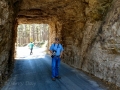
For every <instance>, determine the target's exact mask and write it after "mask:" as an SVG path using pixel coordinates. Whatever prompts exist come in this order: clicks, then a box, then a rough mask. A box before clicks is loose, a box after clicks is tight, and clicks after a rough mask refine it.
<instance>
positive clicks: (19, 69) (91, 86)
mask: <svg viewBox="0 0 120 90" xmlns="http://www.w3.org/2000/svg"><path fill="white" fill-rule="evenodd" d="M36 50H38V49H36ZM21 51H22V50H21ZM41 51H42V50H41ZM60 76H61V79H57V80H56V81H52V80H51V57H50V56H49V55H46V54H45V53H44V52H41V53H40V52H39V54H36V55H35V53H34V52H33V55H27V58H26V57H22V58H16V61H15V65H14V70H13V74H12V75H11V77H10V78H9V80H8V81H7V82H6V83H5V85H4V86H3V88H2V90H107V89H106V88H105V87H104V86H102V85H101V84H100V83H97V82H96V81H94V80H92V79H91V78H90V77H89V76H87V75H85V74H84V73H83V72H81V71H79V70H77V69H75V68H72V67H70V66H68V65H66V64H64V63H62V62H61V65H60Z"/></svg>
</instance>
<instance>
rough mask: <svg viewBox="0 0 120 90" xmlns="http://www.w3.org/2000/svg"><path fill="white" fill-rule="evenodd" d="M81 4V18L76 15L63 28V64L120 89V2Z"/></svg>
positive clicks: (100, 0) (91, 0) (92, 0)
mask: <svg viewBox="0 0 120 90" xmlns="http://www.w3.org/2000/svg"><path fill="white" fill-rule="evenodd" d="M77 3H78V2H77ZM81 3H82V5H81V4H80V2H79V5H81V6H77V5H75V4H73V5H75V6H73V7H74V8H75V7H76V6H77V8H79V10H77V11H78V13H77V12H76V13H77V14H76V15H78V17H77V16H75V17H74V15H73V17H72V18H69V20H68V21H66V23H64V24H63V27H62V28H63V29H62V36H63V37H64V39H63V44H64V48H65V51H64V59H63V61H64V62H65V63H67V64H69V65H71V66H73V67H76V68H79V69H82V70H83V71H86V72H88V73H90V74H93V75H95V76H96V77H99V78H100V79H103V80H105V81H108V82H111V83H113V84H116V85H117V86H119V87H120V79H119V75H120V72H119V70H120V63H119V61H120V60H119V57H120V54H119V53H120V51H119V50H120V46H119V45H120V43H119V42H120V40H119V39H120V38H119V33H120V32H119V30H120V27H119V25H120V1H119V0H113V2H112V0H85V1H82V2H81ZM111 5H112V6H111ZM73 7H72V8H73ZM84 8H85V9H84ZM75 10H76V9H75ZM75 10H74V11H75ZM70 11H72V10H70ZM79 11H80V12H79ZM67 14H68V13H67ZM72 14H74V13H73V12H72ZM106 15H107V16H106ZM69 16H70V15H69ZM69 16H68V17H69Z"/></svg>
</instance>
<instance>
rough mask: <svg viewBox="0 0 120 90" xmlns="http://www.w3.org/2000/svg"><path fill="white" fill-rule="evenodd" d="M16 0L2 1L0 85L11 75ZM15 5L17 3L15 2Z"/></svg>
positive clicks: (0, 9) (0, 15)
mask: <svg viewBox="0 0 120 90" xmlns="http://www.w3.org/2000/svg"><path fill="white" fill-rule="evenodd" d="M14 2H15V0H14V1H13V0H11V1H7V0H1V1H0V86H1V85H2V84H3V82H4V81H5V80H6V79H7V77H8V76H9V75H10V72H11V70H12V69H11V68H12V66H13V59H14V54H13V53H14V43H15V39H14V36H15V35H14V23H13V21H14V10H13V7H12V5H13V3H14ZM14 5H15V4H14Z"/></svg>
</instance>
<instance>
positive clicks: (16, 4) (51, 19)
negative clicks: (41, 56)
mask: <svg viewBox="0 0 120 90" xmlns="http://www.w3.org/2000/svg"><path fill="white" fill-rule="evenodd" d="M0 2H1V3H0V6H1V7H3V8H2V9H0V12H2V14H1V13H0V28H1V30H0V40H1V43H0V46H1V45H4V46H1V47H2V48H1V49H0V67H2V68H3V69H2V68H0V69H1V71H2V72H3V71H4V72H5V71H6V69H5V68H4V66H5V65H7V66H8V65H9V64H10V65H11V63H9V62H8V61H10V62H12V59H13V58H12V57H13V56H14V43H15V40H16V31H17V30H16V29H17V28H16V27H17V25H18V24H26V23H27V24H31V23H38V24H41V23H45V24H49V25H50V29H49V45H50V44H51V43H52V42H53V38H54V37H60V39H61V43H62V45H63V46H64V57H63V59H62V60H63V62H65V63H67V64H69V65H71V66H73V67H75V68H79V69H81V70H83V71H86V72H88V73H90V74H93V75H95V76H96V77H99V78H100V79H103V80H105V81H108V82H110V83H113V84H116V85H117V86H119V87H120V78H119V75H120V71H119V70H120V60H119V57H120V1H119V0H40V1H39V0H12V2H7V0H2V1H0ZM8 32H9V33H8ZM11 43H13V44H11ZM49 45H48V46H49ZM10 55H11V56H12V57H10ZM3 62H4V63H3ZM2 63H3V64H2ZM2 65H3V66H2Z"/></svg>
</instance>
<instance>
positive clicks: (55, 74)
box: [50, 38, 63, 81]
mask: <svg viewBox="0 0 120 90" xmlns="http://www.w3.org/2000/svg"><path fill="white" fill-rule="evenodd" d="M50 52H51V54H52V80H53V81H55V80H56V79H60V78H61V77H60V76H59V66H60V61H61V57H62V54H63V47H62V45H61V44H60V43H59V38H55V42H54V43H53V44H52V45H51V46H50Z"/></svg>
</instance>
